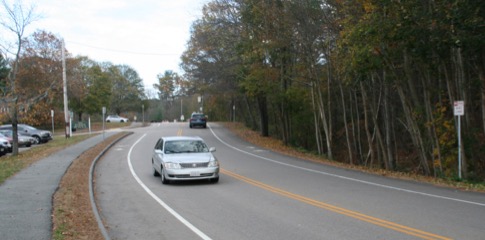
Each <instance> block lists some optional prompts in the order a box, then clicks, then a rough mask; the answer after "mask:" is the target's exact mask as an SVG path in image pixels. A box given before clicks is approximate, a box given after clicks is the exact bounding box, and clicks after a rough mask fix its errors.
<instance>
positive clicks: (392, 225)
mask: <svg viewBox="0 0 485 240" xmlns="http://www.w3.org/2000/svg"><path fill="white" fill-rule="evenodd" d="M221 173H223V174H225V175H228V176H231V177H233V178H236V179H239V180H241V181H244V182H246V183H249V184H251V185H254V186H257V187H259V188H262V189H265V190H268V191H270V192H273V193H276V194H279V195H282V196H285V197H288V198H291V199H294V200H297V201H300V202H304V203H307V204H310V205H313V206H315V207H319V208H323V209H326V210H329V211H332V212H335V213H339V214H342V215H345V216H349V217H352V218H355V219H359V220H362V221H364V222H368V223H371V224H375V225H378V226H381V227H384V228H388V229H392V230H395V231H398V232H401V233H405V234H408V235H412V236H416V237H418V238H421V239H451V238H447V237H443V236H440V235H436V234H433V233H429V232H425V231H421V230H419V229H415V228H411V227H406V226H403V225H400V224H397V223H394V222H389V221H386V220H383V219H379V218H375V217H371V216H368V215H365V214H362V213H359V212H354V211H351V210H348V209H345V208H341V207H337V206H333V205H330V204H327V203H324V202H319V201H316V200H314V199H311V198H307V197H304V196H301V195H297V194H294V193H291V192H288V191H285V190H282V189H279V188H275V187H272V186H270V185H267V184H264V183H262V182H258V181H255V180H253V179H250V178H247V177H244V176H241V175H239V174H236V173H233V172H231V171H228V170H225V169H221Z"/></svg>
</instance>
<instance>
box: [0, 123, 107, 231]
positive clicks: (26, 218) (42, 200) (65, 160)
mask: <svg viewBox="0 0 485 240" xmlns="http://www.w3.org/2000/svg"><path fill="white" fill-rule="evenodd" d="M113 134H115V132H106V134H105V137H109V136H111V135H113ZM101 141H103V135H102V134H101V135H98V136H95V137H92V138H89V139H87V140H85V141H83V142H80V143H78V144H76V145H74V146H71V147H69V148H66V149H64V150H62V151H59V152H57V153H55V154H53V155H51V156H49V157H47V158H45V159H42V160H40V161H38V162H36V163H34V164H32V165H31V166H30V167H28V168H26V169H24V170H22V171H21V172H19V173H17V174H16V175H15V176H13V177H11V178H9V179H8V180H7V181H5V182H4V183H3V184H2V185H0V239H5V240H17V239H19V240H29V239H35V240H39V239H41V240H42V239H45V240H48V239H51V238H52V232H51V230H52V219H51V213H52V196H53V195H54V193H55V191H56V189H57V187H58V185H59V182H60V180H61V178H62V176H63V175H64V173H65V172H66V170H67V168H68V167H69V166H70V164H71V163H72V161H73V160H74V159H76V158H77V157H78V156H79V155H80V154H82V153H83V152H84V151H86V150H88V149H90V148H91V147H93V146H95V145H96V144H98V143H99V142H101Z"/></svg>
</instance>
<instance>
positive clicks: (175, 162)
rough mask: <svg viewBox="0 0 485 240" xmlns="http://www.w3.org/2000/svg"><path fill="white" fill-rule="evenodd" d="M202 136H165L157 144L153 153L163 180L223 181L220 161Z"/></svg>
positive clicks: (166, 181) (154, 166)
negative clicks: (220, 177)
mask: <svg viewBox="0 0 485 240" xmlns="http://www.w3.org/2000/svg"><path fill="white" fill-rule="evenodd" d="M214 151H216V149H215V148H214V147H211V148H208V147H207V145H206V144H205V143H204V140H202V138H200V137H185V136H174V137H162V138H160V139H159V140H158V141H157V144H155V148H154V150H153V156H152V167H153V175H154V176H160V178H161V180H162V183H163V184H167V183H170V181H186V180H200V179H207V180H209V181H211V182H214V183H216V182H218V181H219V161H217V159H216V158H215V157H214V155H212V152H214Z"/></svg>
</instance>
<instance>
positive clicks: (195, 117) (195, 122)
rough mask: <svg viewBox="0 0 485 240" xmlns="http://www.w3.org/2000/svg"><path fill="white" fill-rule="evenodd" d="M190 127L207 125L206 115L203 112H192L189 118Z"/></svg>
mask: <svg viewBox="0 0 485 240" xmlns="http://www.w3.org/2000/svg"><path fill="white" fill-rule="evenodd" d="M189 126H190V128H192V127H195V126H201V127H203V128H206V127H207V117H206V116H205V115H204V114H203V113H192V115H191V116H190V120H189Z"/></svg>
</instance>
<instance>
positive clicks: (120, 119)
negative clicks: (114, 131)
mask: <svg viewBox="0 0 485 240" xmlns="http://www.w3.org/2000/svg"><path fill="white" fill-rule="evenodd" d="M106 122H128V118H124V117H121V116H118V115H108V117H106Z"/></svg>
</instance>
